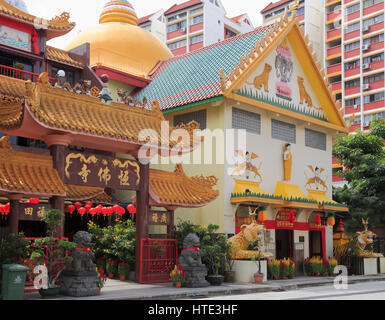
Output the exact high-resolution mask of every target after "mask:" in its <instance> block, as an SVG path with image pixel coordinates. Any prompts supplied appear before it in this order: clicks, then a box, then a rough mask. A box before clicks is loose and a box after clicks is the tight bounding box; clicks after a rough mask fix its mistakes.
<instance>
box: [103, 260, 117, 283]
mask: <svg viewBox="0 0 385 320" xmlns="http://www.w3.org/2000/svg"><path fill="white" fill-rule="evenodd" d="M106 269H107V270H106V271H107V274H108V277H109V278H110V279H114V278H115V276H116V274H117V273H118V260H116V259H108V260H107V266H106Z"/></svg>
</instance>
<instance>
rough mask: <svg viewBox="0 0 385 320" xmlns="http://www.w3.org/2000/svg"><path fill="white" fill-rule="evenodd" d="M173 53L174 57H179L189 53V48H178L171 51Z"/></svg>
mask: <svg viewBox="0 0 385 320" xmlns="http://www.w3.org/2000/svg"><path fill="white" fill-rule="evenodd" d="M171 52H172V54H173V55H174V56H179V55H181V54H185V53H186V52H187V47H186V46H185V47H181V48H177V49H174V50H171Z"/></svg>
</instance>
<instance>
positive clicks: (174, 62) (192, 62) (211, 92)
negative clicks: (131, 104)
mask: <svg viewBox="0 0 385 320" xmlns="http://www.w3.org/2000/svg"><path fill="white" fill-rule="evenodd" d="M267 30H268V27H260V28H257V29H255V30H253V31H251V32H248V33H245V34H242V35H238V36H235V37H232V38H229V39H227V40H224V41H221V42H218V43H215V44H213V45H210V46H208V47H204V48H202V49H199V50H196V51H193V52H190V53H187V54H184V55H180V56H176V57H173V58H171V59H169V60H167V61H164V62H162V63H161V64H160V66H159V67H158V69H157V70H156V72H155V73H154V75H153V76H152V81H151V83H150V84H149V85H148V86H147V87H146V88H144V89H143V90H142V91H140V92H139V93H138V95H137V96H136V97H135V99H136V100H140V101H142V100H143V98H146V99H147V101H153V100H157V101H159V104H160V106H161V109H162V110H169V109H172V108H176V107H180V106H183V105H187V104H191V103H194V102H198V101H203V100H206V99H210V98H213V97H217V96H219V95H221V92H222V90H221V85H220V80H219V71H220V69H223V71H224V72H225V74H226V76H228V75H229V74H230V70H231V68H234V67H235V65H236V64H237V63H239V61H240V58H241V57H244V56H245V53H246V52H250V49H251V48H252V47H253V48H254V47H255V44H256V42H257V41H260V39H261V38H262V37H264V36H265V34H266V33H267Z"/></svg>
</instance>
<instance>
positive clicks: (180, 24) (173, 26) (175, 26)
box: [167, 20, 186, 33]
mask: <svg viewBox="0 0 385 320" xmlns="http://www.w3.org/2000/svg"><path fill="white" fill-rule="evenodd" d="M179 29H181V30H183V29H186V20H183V21H180V22H177V23H174V24H171V25H169V26H168V27H167V32H168V33H170V32H173V31H176V30H179Z"/></svg>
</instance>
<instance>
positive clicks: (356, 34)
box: [344, 29, 361, 41]
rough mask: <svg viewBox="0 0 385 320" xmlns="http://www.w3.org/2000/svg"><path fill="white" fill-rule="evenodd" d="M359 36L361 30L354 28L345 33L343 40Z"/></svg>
mask: <svg viewBox="0 0 385 320" xmlns="http://www.w3.org/2000/svg"><path fill="white" fill-rule="evenodd" d="M359 36H361V30H360V29H358V30H354V31H352V32H348V33H345V36H344V40H345V41H347V40H350V39H354V38H358V37H359Z"/></svg>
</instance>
